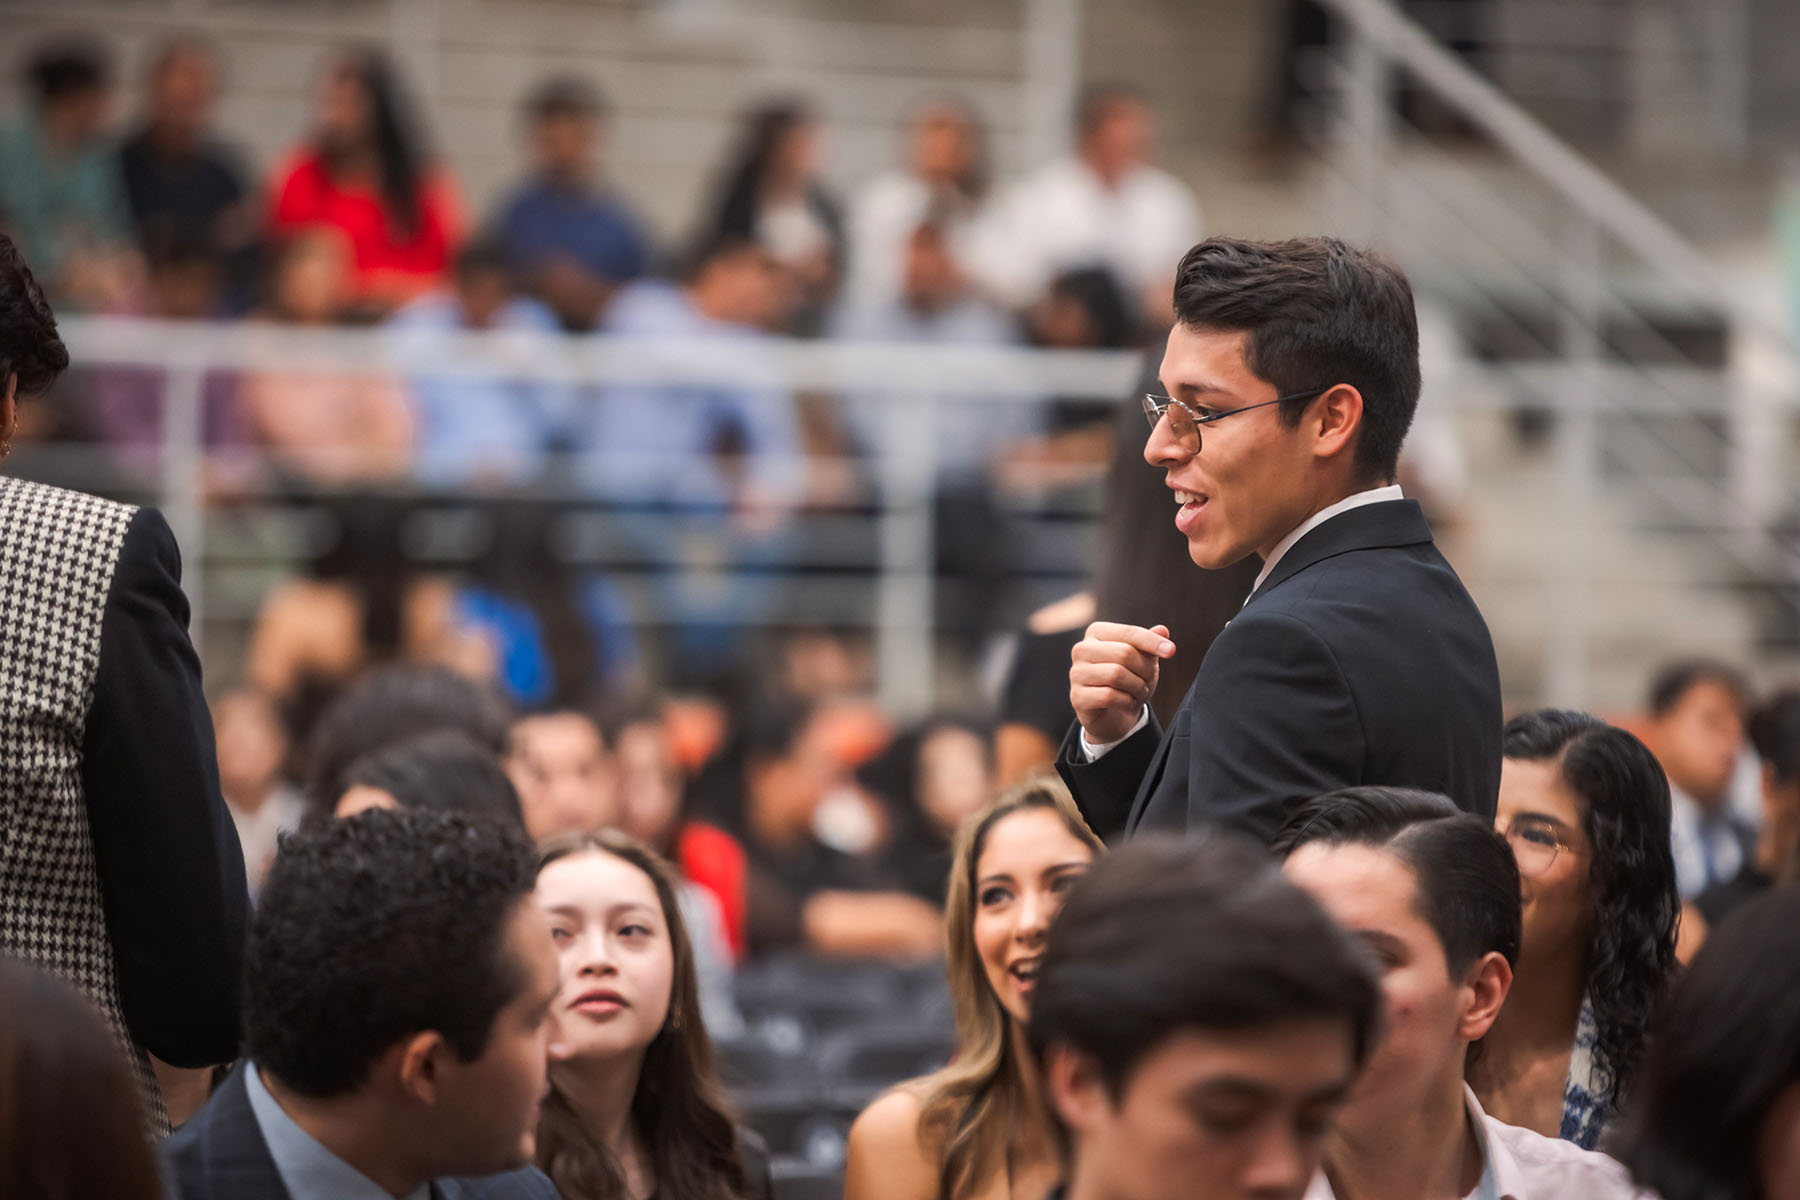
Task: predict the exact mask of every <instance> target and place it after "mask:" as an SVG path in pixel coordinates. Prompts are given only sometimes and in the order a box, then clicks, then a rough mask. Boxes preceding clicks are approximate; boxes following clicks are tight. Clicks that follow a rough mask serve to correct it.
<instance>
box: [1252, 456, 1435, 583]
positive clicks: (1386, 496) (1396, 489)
mask: <svg viewBox="0 0 1800 1200" xmlns="http://www.w3.org/2000/svg"><path fill="white" fill-rule="evenodd" d="M1404 499H1406V495H1405V493H1403V492H1401V490H1400V485H1399V484H1397V483H1390V484H1387V485H1385V486H1383V487H1374V488H1370V489H1369V490H1367V491H1365V492H1357V493H1356V494H1355V495H1352V496H1345V497H1344V498H1343V499H1342V500H1339V501H1338V502H1337V503H1336V504H1329V505H1326V506H1325V507H1324V508H1321V509H1320V510H1319V511H1318V512H1316V513H1314V514H1313V515H1312V516H1310V517H1308V518H1306V520H1304V521H1302V522H1300V524H1298V525H1296V526H1295V527H1294V528H1293V530H1292V532H1290V533H1289V534H1288V535H1287V536H1286V537H1284V538H1282V539H1281V540H1280V541H1279V542H1276V543H1275V549H1274V550H1272V551H1271V552H1270V553H1269V557H1268V558H1266V559H1264V560H1263V565H1262V570H1261V571H1260V572H1258V573H1257V576H1256V586H1255V587H1252V588H1251V589H1250V594H1251V595H1252V596H1254V595H1256V593H1257V590H1258V589H1259V588H1261V587H1262V585H1263V581H1264V580H1266V579H1268V577H1269V575H1270V574H1271V573H1272V572H1273V571H1274V570H1275V564H1276V563H1278V562H1280V561H1281V556H1282V555H1284V554H1286V553H1287V552H1288V551H1289V550H1292V549H1293V548H1294V543H1295V542H1297V541H1299V540H1300V539H1301V538H1303V537H1305V536H1306V535H1307V534H1309V533H1311V532H1312V531H1313V530H1315V529H1317V528H1318V527H1319V526H1321V525H1323V524H1324V523H1325V522H1327V521H1329V520H1331V518H1333V517H1336V516H1341V515H1343V514H1344V513H1347V512H1349V511H1350V510H1351V509H1353V508H1361V507H1363V506H1364V505H1365V504H1380V503H1382V502H1383V501H1386V500H1404Z"/></svg>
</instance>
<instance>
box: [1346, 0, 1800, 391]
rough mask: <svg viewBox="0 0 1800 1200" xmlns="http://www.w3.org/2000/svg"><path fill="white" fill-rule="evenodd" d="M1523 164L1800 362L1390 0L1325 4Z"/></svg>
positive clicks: (1634, 205)
mask: <svg viewBox="0 0 1800 1200" xmlns="http://www.w3.org/2000/svg"><path fill="white" fill-rule="evenodd" d="M1320 3H1322V4H1323V5H1324V6H1325V7H1326V8H1327V9H1329V10H1331V11H1332V12H1333V13H1334V14H1336V15H1337V16H1339V17H1341V18H1342V19H1343V20H1345V21H1346V22H1348V23H1349V24H1350V25H1352V26H1353V27H1354V28H1355V29H1356V30H1357V31H1358V32H1359V33H1360V34H1362V35H1363V36H1365V37H1368V38H1370V39H1372V40H1373V41H1374V42H1375V43H1376V44H1377V45H1378V46H1379V47H1380V48H1381V50H1382V51H1383V52H1384V53H1385V54H1387V55H1388V56H1390V57H1391V58H1392V59H1393V60H1394V61H1395V62H1396V63H1398V64H1399V65H1400V66H1402V67H1404V68H1405V69H1406V70H1408V71H1410V72H1412V73H1413V74H1414V75H1415V76H1417V77H1418V79H1419V80H1420V82H1422V83H1424V84H1426V85H1427V86H1429V87H1430V88H1431V89H1432V91H1433V92H1434V93H1435V94H1436V95H1437V97H1438V98H1439V99H1441V100H1443V101H1445V102H1446V103H1448V104H1449V105H1450V106H1451V107H1452V108H1454V109H1455V110H1456V111H1457V113H1458V114H1459V115H1460V116H1461V117H1463V118H1464V119H1465V120H1467V121H1469V122H1470V123H1471V124H1473V125H1475V126H1476V127H1477V128H1479V129H1480V130H1481V131H1482V132H1484V133H1486V134H1487V135H1488V136H1489V137H1490V138H1492V139H1493V140H1494V141H1495V142H1496V143H1498V144H1499V145H1501V146H1503V147H1504V148H1505V149H1506V150H1508V151H1509V152H1511V154H1512V155H1513V156H1514V157H1515V158H1517V159H1518V160H1519V161H1521V162H1522V163H1524V164H1525V165H1526V166H1527V167H1529V168H1530V169H1531V170H1532V172H1533V173H1534V174H1535V175H1537V176H1538V177H1539V178H1540V179H1541V180H1542V181H1543V182H1544V183H1545V184H1547V185H1549V186H1550V187H1551V188H1552V189H1554V190H1555V191H1556V192H1557V193H1558V194H1559V195H1561V196H1562V198H1563V199H1565V200H1566V201H1568V202H1569V203H1570V204H1571V205H1573V206H1574V207H1575V208H1577V209H1579V210H1580V211H1581V212H1582V213H1583V214H1584V215H1585V216H1586V217H1587V218H1588V219H1589V220H1591V221H1593V222H1594V223H1595V224H1596V225H1599V226H1600V227H1601V228H1603V229H1604V230H1606V232H1607V233H1609V234H1611V235H1612V236H1613V237H1614V238H1616V239H1618V240H1619V241H1620V242H1622V243H1623V244H1625V245H1626V246H1629V247H1630V248H1631V249H1632V250H1633V251H1635V252H1636V253H1637V254H1638V255H1639V256H1641V257H1642V258H1644V259H1645V260H1646V261H1649V262H1652V263H1658V264H1660V265H1661V266H1663V267H1664V268H1666V269H1667V273H1668V274H1669V275H1671V276H1672V277H1674V278H1676V279H1679V280H1682V281H1684V282H1685V283H1686V284H1688V285H1689V286H1694V287H1697V288H1698V289H1699V290H1700V291H1701V292H1702V293H1703V294H1704V296H1705V298H1706V300H1707V301H1708V302H1709V303H1711V304H1714V305H1716V306H1717V307H1718V308H1720V309H1721V310H1723V311H1724V312H1725V313H1727V314H1728V315H1729V316H1730V317H1731V320H1732V321H1733V322H1734V323H1735V324H1737V325H1739V326H1740V327H1742V328H1743V329H1745V330H1749V331H1754V332H1756V333H1758V334H1760V335H1762V336H1763V337H1766V338H1769V339H1771V340H1773V341H1774V342H1776V343H1777V344H1779V345H1780V346H1781V347H1782V348H1783V349H1784V350H1785V351H1786V352H1787V353H1788V354H1789V355H1790V356H1793V357H1796V358H1800V347H1796V346H1795V344H1794V340H1793V338H1792V337H1791V336H1789V334H1788V333H1787V331H1786V330H1783V329H1781V328H1779V327H1777V326H1774V325H1772V324H1770V322H1769V321H1768V319H1767V318H1766V317H1765V316H1764V314H1762V313H1761V312H1759V311H1758V310H1756V309H1755V308H1754V307H1753V306H1751V305H1748V304H1746V303H1744V301H1743V300H1742V299H1740V298H1739V297H1738V295H1737V294H1736V293H1735V292H1734V291H1733V290H1732V289H1731V288H1730V287H1729V286H1728V285H1727V284H1726V282H1725V281H1724V280H1723V279H1722V278H1721V277H1720V276H1719V274H1718V272H1717V271H1716V270H1715V269H1714V268H1713V265H1712V263H1711V261H1710V260H1708V258H1707V257H1706V255H1705V254H1704V253H1702V252H1701V251H1700V250H1699V249H1698V248H1697V247H1695V246H1694V245H1693V244H1692V243H1691V242H1689V241H1688V240H1687V239H1686V238H1684V237H1683V236H1682V235H1681V234H1680V233H1679V232H1677V231H1676V230H1675V229H1674V228H1673V227H1671V226H1670V225H1669V224H1668V222H1666V221H1664V220H1663V219H1662V218H1661V217H1659V216H1657V215H1656V213H1654V212H1652V211H1651V210H1650V209H1649V207H1648V206H1646V205H1645V204H1644V203H1643V202H1642V201H1640V200H1638V199H1637V198H1636V197H1634V196H1632V195H1631V193H1629V192H1627V191H1626V190H1625V189H1624V188H1622V187H1620V186H1619V185H1618V184H1617V183H1615V182H1614V181H1613V180H1612V178H1611V177H1610V176H1608V175H1607V174H1606V173H1605V172H1604V171H1602V170H1600V169H1599V168H1598V167H1596V166H1594V165H1593V164H1592V163H1590V162H1589V161H1588V160H1587V159H1586V158H1584V157H1583V156H1582V155H1581V154H1580V153H1579V152H1578V151H1576V150H1574V149H1573V148H1572V147H1570V146H1569V145H1568V144H1567V143H1565V142H1564V141H1563V140H1562V139H1561V138H1559V137H1557V136H1556V135H1555V134H1554V133H1552V132H1551V131H1550V130H1549V129H1547V128H1545V127H1544V125H1543V124H1542V123H1541V122H1539V121H1538V120H1537V119H1535V118H1534V117H1532V116H1531V115H1530V114H1529V113H1527V112H1525V111H1524V110H1523V109H1522V108H1520V107H1519V106H1518V105H1517V104H1515V103H1514V102H1513V101H1512V100H1510V99H1508V98H1507V96H1506V95H1505V93H1503V92H1501V91H1500V89H1499V88H1497V87H1495V86H1494V85H1493V84H1492V83H1490V82H1489V81H1487V80H1486V79H1483V78H1482V77H1481V76H1480V75H1479V74H1477V73H1476V72H1475V71H1473V70H1471V69H1470V68H1469V66H1468V65H1467V64H1466V63H1464V62H1462V61H1461V60H1460V59H1458V58H1457V57H1456V55H1455V54H1453V53H1451V52H1450V51H1449V50H1447V49H1445V48H1444V47H1443V46H1442V45H1440V44H1439V43H1438V42H1437V41H1436V40H1434V39H1433V38H1432V36H1431V35H1430V34H1429V33H1427V32H1426V31H1425V30H1424V29H1423V28H1422V27H1421V26H1420V25H1419V24H1418V23H1417V22H1416V21H1414V20H1412V19H1411V18H1409V17H1407V16H1406V15H1405V14H1403V13H1401V12H1400V11H1398V10H1397V9H1396V8H1395V7H1394V6H1393V4H1391V3H1390V2H1389V0H1320Z"/></svg>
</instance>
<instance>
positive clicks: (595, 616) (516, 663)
mask: <svg viewBox="0 0 1800 1200" xmlns="http://www.w3.org/2000/svg"><path fill="white" fill-rule="evenodd" d="M565 511H566V510H565V509H564V507H563V506H561V505H559V504H558V503H557V502H555V501H554V500H547V499H541V498H537V497H531V496H523V495H521V496H507V497H499V498H495V499H492V500H490V501H488V502H487V503H484V504H483V505H482V506H481V513H480V516H481V519H482V526H483V529H482V534H481V535H480V536H479V539H478V543H477V544H478V545H479V547H480V548H479V549H478V550H477V551H476V553H475V557H474V559H473V560H472V561H471V562H470V563H469V567H468V572H467V575H466V576H465V577H464V579H463V580H462V581H461V583H460V584H459V585H458V586H457V588H456V594H455V600H454V603H453V605H452V609H451V619H452V622H453V624H454V627H455V632H456V639H457V643H458V644H459V645H460V644H461V643H463V642H465V641H468V640H471V639H473V640H475V641H476V642H478V643H479V644H480V645H481V647H482V648H483V649H484V650H485V651H486V654H485V656H483V657H481V658H480V659H479V660H478V661H471V663H470V664H469V665H470V666H474V667H477V668H478V669H476V670H473V671H471V673H472V674H476V675H478V676H480V677H482V678H489V677H491V678H492V679H493V680H494V682H495V683H496V684H497V685H498V686H499V688H500V690H501V691H502V692H504V693H505V694H506V696H507V698H508V699H509V700H511V701H512V702H513V703H514V704H516V705H518V706H519V707H520V708H562V707H567V706H574V707H581V706H583V705H586V704H588V703H590V702H591V701H592V700H593V698H594V697H595V696H596V695H601V694H604V693H609V692H616V691H626V690H628V689H630V688H631V687H633V686H634V685H635V684H636V683H637V682H638V680H639V678H640V676H641V674H642V663H641V661H640V655H639V650H638V635H637V630H636V628H635V627H634V626H635V619H634V617H633V615H632V612H631V609H630V605H629V604H627V603H626V601H625V598H624V596H623V595H622V593H621V591H620V589H619V587H618V585H617V584H616V583H615V582H614V581H613V580H612V579H610V578H608V577H607V576H606V575H604V574H600V573H595V574H590V575H587V576H586V577H585V578H584V577H583V575H582V573H581V572H579V571H577V569H576V567H575V566H574V564H572V563H571V562H570V561H569V558H568V556H567V555H566V554H565V553H563V552H562V551H560V550H559V549H558V546H557V542H558V532H559V528H560V525H561V522H562V519H563V517H564V515H565ZM459 665H460V664H459ZM465 669H467V667H465Z"/></svg>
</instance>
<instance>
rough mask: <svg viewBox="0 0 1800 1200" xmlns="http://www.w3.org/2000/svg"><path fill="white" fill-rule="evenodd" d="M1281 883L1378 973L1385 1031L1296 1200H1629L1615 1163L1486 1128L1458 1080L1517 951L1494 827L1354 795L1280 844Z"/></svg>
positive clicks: (1515, 881) (1515, 885) (1446, 806)
mask: <svg viewBox="0 0 1800 1200" xmlns="http://www.w3.org/2000/svg"><path fill="white" fill-rule="evenodd" d="M1272 848H1273V849H1274V851H1275V852H1276V854H1277V855H1280V856H1283V857H1284V858H1285V863H1284V866H1283V871H1284V873H1285V874H1286V875H1287V877H1288V879H1289V880H1291V881H1292V882H1293V883H1295V884H1297V885H1299V886H1300V887H1301V888H1303V889H1304V890H1306V891H1307V892H1309V893H1311V895H1312V896H1313V897H1314V898H1315V899H1317V900H1318V901H1319V903H1320V904H1321V905H1322V906H1324V908H1325V911H1326V912H1328V913H1330V914H1331V915H1332V917H1333V918H1335V919H1336V920H1337V922H1338V924H1339V925H1341V926H1342V927H1343V928H1344V929H1345V930H1347V931H1348V932H1349V933H1351V934H1352V935H1354V936H1355V937H1357V938H1359V939H1360V940H1361V941H1362V942H1363V943H1364V944H1365V945H1366V946H1367V948H1368V950H1369V952H1370V955H1371V957H1372V958H1373V959H1374V961H1375V962H1376V964H1377V965H1378V966H1379V968H1380V972H1381V991H1382V995H1383V998H1384V1001H1385V1008H1386V1019H1385V1021H1384V1026H1385V1028H1384V1030H1383V1033H1382V1038H1381V1041H1380V1042H1379V1043H1378V1044H1377V1045H1376V1046H1375V1048H1374V1050H1373V1051H1372V1052H1371V1053H1370V1055H1369V1059H1368V1062H1367V1064H1366V1065H1365V1068H1364V1071H1363V1074H1362V1077H1361V1078H1360V1079H1358V1080H1357V1083H1356V1087H1355V1089H1354V1090H1353V1091H1352V1092H1351V1093H1350V1097H1349V1102H1348V1103H1347V1104H1345V1106H1344V1108H1343V1110H1342V1111H1341V1112H1340V1113H1338V1115H1337V1123H1336V1129H1335V1131H1334V1132H1333V1134H1332V1136H1331V1138H1330V1140H1329V1142H1328V1143H1327V1148H1326V1151H1325V1160H1324V1165H1323V1168H1322V1169H1321V1171H1320V1172H1319V1174H1318V1175H1316V1176H1315V1177H1314V1179H1313V1181H1312V1185H1311V1186H1310V1188H1309V1189H1308V1190H1307V1193H1306V1196H1307V1200H1389V1198H1391V1197H1399V1196H1404V1197H1408V1198H1409V1200H1460V1198H1462V1197H1470V1198H1472V1200H1545V1198H1548V1197H1562V1196H1571V1197H1573V1196H1579V1197H1581V1198H1582V1200H1627V1198H1629V1197H1634V1196H1637V1195H1638V1192H1637V1189H1635V1188H1634V1187H1633V1186H1632V1185H1631V1183H1630V1181H1629V1179H1628V1178H1627V1176H1626V1173H1625V1170H1624V1168H1623V1167H1621V1166H1620V1165H1619V1164H1618V1163H1617V1162H1614V1161H1613V1160H1612V1159H1610V1158H1607V1157H1606V1156H1605V1155H1602V1154H1597V1153H1595V1152H1593V1151H1591V1150H1583V1149H1581V1148H1580V1147H1579V1146H1576V1145H1575V1144H1574V1143H1573V1142H1565V1141H1561V1140H1559V1139H1557V1138H1549V1137H1545V1136H1544V1135H1542V1134H1540V1133H1536V1132H1534V1131H1532V1130H1529V1129H1521V1128H1519V1127H1517V1126H1514V1125H1507V1124H1504V1123H1502V1122H1500V1121H1497V1120H1495V1119H1494V1118H1492V1117H1490V1116H1487V1115H1486V1114H1485V1113H1484V1112H1483V1111H1482V1108H1481V1104H1480V1102H1479V1101H1477V1100H1476V1098H1475V1093H1474V1092H1473V1091H1472V1090H1470V1088H1469V1086H1468V1084H1466V1083H1465V1082H1464V1080H1463V1076H1464V1069H1465V1064H1466V1062H1467V1060H1468V1056H1469V1047H1470V1046H1471V1045H1472V1044H1473V1043H1475V1042H1477V1041H1479V1040H1480V1039H1481V1038H1482V1037H1483V1036H1484V1035H1485V1034H1486V1033H1487V1031H1488V1029H1489V1028H1490V1027H1491V1026H1492V1025H1493V1023H1494V1018H1495V1017H1497V1016H1498V1015H1499V1014H1500V1010H1501V1006H1502V1005H1504V1004H1505V1002H1506V996H1507V992H1508V990H1509V989H1510V988H1511V986H1512V979H1513V963H1514V962H1515V961H1516V960H1517V958H1518V954H1519V940H1520V926H1521V917H1520V908H1519V872H1518V867H1517V865H1516V864H1515V863H1514V861H1513V854H1512V850H1511V848H1510V847H1508V845H1507V843H1506V841H1505V839H1503V838H1502V837H1501V836H1500V835H1499V834H1497V833H1496V832H1494V828H1493V826H1492V824H1491V823H1488V822H1485V821H1483V820H1481V819H1480V818H1479V817H1474V816H1471V815H1469V814H1467V813H1463V812H1459V811H1458V810H1457V808H1456V806H1455V805H1453V804H1452V803H1451V802H1450V801H1449V800H1448V799H1446V798H1445V797H1443V796H1438V795H1433V794H1431V793H1428V792H1419V791H1412V790H1408V789H1404V788H1380V787H1368V788H1350V789H1346V790H1344V791H1341V792H1337V793H1333V794H1329V795H1325V796H1320V797H1318V798H1317V799H1316V800H1313V801H1311V802H1310V803H1308V804H1305V805H1303V806H1301V807H1300V808H1299V809H1298V810H1297V811H1296V812H1295V813H1294V815H1293V817H1292V818H1291V819H1290V820H1289V822H1288V824H1287V825H1286V826H1284V827H1283V828H1282V829H1281V830H1280V831H1279V832H1278V833H1277V834H1276V835H1275V839H1274V842H1273V844H1272Z"/></svg>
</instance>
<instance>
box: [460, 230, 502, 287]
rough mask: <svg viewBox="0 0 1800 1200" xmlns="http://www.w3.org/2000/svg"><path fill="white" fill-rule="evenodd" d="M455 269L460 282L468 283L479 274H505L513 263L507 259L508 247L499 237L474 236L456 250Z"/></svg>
mask: <svg viewBox="0 0 1800 1200" xmlns="http://www.w3.org/2000/svg"><path fill="white" fill-rule="evenodd" d="M452 269H453V271H454V274H455V276H456V281H457V282H458V283H466V282H467V281H468V280H469V279H471V278H472V277H474V276H477V275H505V274H506V273H507V272H508V271H509V270H510V269H511V264H510V263H509V261H508V260H507V256H506V247H505V246H503V245H502V244H501V243H500V241H499V239H497V238H492V237H473V238H470V239H469V240H468V241H466V242H464V243H463V245H462V249H460V250H458V251H457V252H456V261H455V264H454V266H453V268H452Z"/></svg>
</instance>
